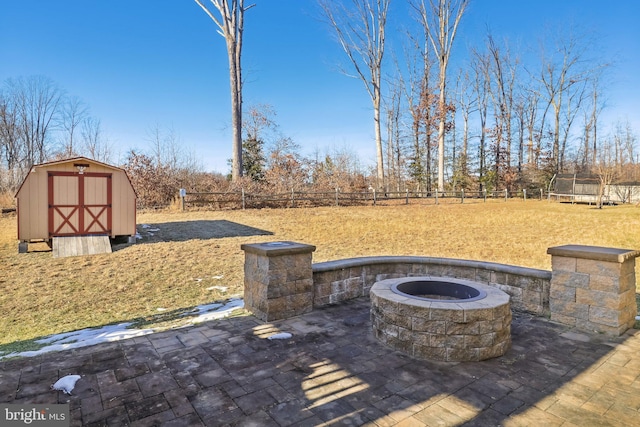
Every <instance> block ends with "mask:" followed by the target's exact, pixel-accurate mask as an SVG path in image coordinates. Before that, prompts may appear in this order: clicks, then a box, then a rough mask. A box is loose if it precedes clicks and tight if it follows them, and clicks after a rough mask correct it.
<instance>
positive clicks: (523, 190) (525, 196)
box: [522, 188, 527, 202]
mask: <svg viewBox="0 0 640 427" xmlns="http://www.w3.org/2000/svg"><path fill="white" fill-rule="evenodd" d="M522 194H523V196H524V201H525V202H526V201H527V189H526V188H523V189H522Z"/></svg>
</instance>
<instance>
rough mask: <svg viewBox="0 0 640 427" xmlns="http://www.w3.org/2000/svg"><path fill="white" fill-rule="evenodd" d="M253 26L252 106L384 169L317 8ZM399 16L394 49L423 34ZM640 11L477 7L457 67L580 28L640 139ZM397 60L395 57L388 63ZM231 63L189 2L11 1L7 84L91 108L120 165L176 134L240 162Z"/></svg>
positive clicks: (248, 47)
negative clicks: (492, 44) (489, 42)
mask: <svg viewBox="0 0 640 427" xmlns="http://www.w3.org/2000/svg"><path fill="white" fill-rule="evenodd" d="M254 3H256V7H254V8H252V9H251V10H250V11H248V12H247V14H246V17H245V45H244V51H243V52H244V55H243V64H244V73H245V74H244V77H245V80H246V83H245V89H244V100H245V106H248V105H252V104H261V103H262V104H270V105H272V106H273V107H274V109H275V110H276V112H277V117H276V121H277V123H278V124H279V125H280V130H281V131H282V132H283V133H284V134H285V135H287V136H290V137H292V138H293V139H294V140H295V141H296V142H297V143H298V144H299V145H300V146H301V147H302V152H303V154H306V155H311V153H313V152H314V151H318V152H320V153H321V154H322V153H325V152H328V151H329V152H330V151H332V150H341V149H344V148H347V149H349V150H350V151H352V152H353V153H355V154H357V155H358V157H359V158H360V161H361V163H362V165H363V166H367V165H372V164H374V162H375V154H374V142H373V121H372V111H371V102H370V100H369V98H368V95H367V93H366V91H365V89H364V87H363V85H362V83H361V82H360V81H358V80H355V79H350V78H348V77H346V76H344V75H343V74H341V73H340V72H339V71H338V68H339V67H338V64H340V63H343V64H344V63H345V62H344V61H345V57H344V54H343V53H342V51H341V50H340V47H339V46H338V45H337V43H336V42H335V41H334V38H333V37H332V35H331V32H330V29H329V28H328V27H327V25H326V24H324V23H323V22H322V21H321V19H320V17H319V8H318V6H317V4H316V2H315V0H254ZM404 3H405V2H404V1H401V0H395V2H393V3H392V11H391V13H393V15H394V16H393V18H392V19H393V21H392V22H390V24H389V25H390V26H389V29H388V32H389V35H390V36H389V46H390V47H391V46H394V47H398V48H399V47H400V41H399V40H398V39H397V36H399V35H401V34H402V33H403V32H404V28H406V26H408V25H411V22H412V18H411V17H409V16H408V15H407V14H406V13H404V12H403V10H402V9H403V8H405V6H403V4H404ZM638 18H640V2H639V1H637V0H617V1H607V2H605V1H602V0H471V4H470V7H469V9H468V11H467V14H466V15H465V17H464V18H463V21H462V23H461V27H460V30H459V31H460V33H459V36H458V38H457V39H456V45H455V48H454V49H455V50H454V61H464V60H465V59H466V57H467V56H468V53H467V52H468V50H467V46H472V45H473V46H477V45H479V44H481V43H482V42H483V39H484V37H485V35H486V32H487V28H489V29H490V30H491V32H492V34H493V35H494V37H495V38H496V39H502V38H503V37H506V38H508V39H509V43H510V45H511V46H512V49H513V50H514V51H516V50H521V51H522V52H525V51H526V50H527V49H529V48H535V46H537V45H538V42H539V40H540V38H541V37H542V36H543V35H544V34H545V33H547V32H550V31H552V30H554V29H557V28H558V27H559V26H560V27H567V26H568V25H573V26H575V27H577V28H578V29H580V30H581V31H586V32H594V33H595V34H597V38H596V40H597V44H598V45H601V47H599V48H598V49H599V50H600V51H601V52H602V54H603V57H605V59H607V60H614V61H615V65H614V67H612V69H611V70H610V74H609V83H608V85H607V88H606V92H607V109H606V110H605V113H604V115H603V117H602V119H603V125H608V124H610V123H613V122H615V121H617V120H629V121H630V122H631V123H632V125H633V126H634V128H635V130H636V132H638V130H640V117H639V116H640V25H638V22H637V21H638ZM389 52H390V51H389ZM227 67H228V65H227V57H226V48H225V45H224V40H223V39H222V37H220V36H219V35H218V34H216V27H215V25H214V23H213V22H212V21H211V20H210V19H209V18H208V17H207V16H206V15H205V14H204V12H203V11H202V10H201V9H200V8H199V7H198V5H197V4H196V3H195V2H194V1H190V0H153V1H152V0H109V1H97V0H55V1H52V0H0V81H4V80H5V79H7V78H9V77H19V76H29V75H45V76H47V77H49V78H51V79H52V80H53V81H54V82H56V83H57V84H58V85H60V87H61V88H63V89H64V90H66V91H67V92H68V93H69V94H71V95H75V96H78V97H79V98H81V99H82V100H83V101H84V102H85V103H86V104H87V105H88V106H89V107H90V109H91V113H92V114H93V115H94V116H96V117H97V118H99V119H100V120H101V122H102V127H103V131H104V134H105V136H106V137H108V139H109V140H110V141H111V142H112V144H113V146H114V149H115V151H116V157H117V158H116V159H115V160H116V161H118V160H121V159H122V158H123V157H124V155H125V154H126V152H127V151H128V150H130V149H131V148H136V149H139V150H143V151H144V150H148V149H149V142H148V135H149V130H150V129H151V128H153V127H154V126H156V125H159V126H160V127H162V128H165V129H168V128H172V129H173V130H174V131H175V132H176V134H177V135H178V136H179V138H180V141H181V143H182V144H184V146H185V148H186V149H187V150H188V151H190V152H193V153H195V154H196V156H197V157H198V158H199V159H200V160H201V162H202V164H203V167H204V168H205V170H208V171H218V172H227V169H228V167H227V159H228V158H229V157H230V156H231V143H230V138H231V137H230V135H231V131H230V107H229V83H228V70H227Z"/></svg>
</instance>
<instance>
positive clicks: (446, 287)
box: [391, 280, 487, 302]
mask: <svg viewBox="0 0 640 427" xmlns="http://www.w3.org/2000/svg"><path fill="white" fill-rule="evenodd" d="M391 290H392V291H393V292H395V293H397V294H400V295H405V296H410V297H413V298H418V299H422V300H426V301H439V302H460V300H464V301H466V302H471V301H478V300H481V299H483V298H486V296H487V293H486V292H485V291H483V290H482V289H479V288H477V287H473V286H468V285H464V284H462V283H456V282H452V281H442V280H412V281H409V282H400V283H395V284H394V285H393V286H392V287H391Z"/></svg>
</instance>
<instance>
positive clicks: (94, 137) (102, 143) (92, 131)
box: [80, 116, 111, 163]
mask: <svg viewBox="0 0 640 427" xmlns="http://www.w3.org/2000/svg"><path fill="white" fill-rule="evenodd" d="M80 136H81V137H82V141H83V145H84V147H83V152H84V153H86V155H87V156H89V157H90V158H92V159H94V160H98V161H99V162H104V163H109V162H110V161H111V146H110V144H109V142H108V141H106V140H105V138H104V136H103V134H102V126H101V124H100V120H99V119H96V118H95V117H91V116H89V117H86V118H85V119H84V120H83V121H82V123H81V126H80Z"/></svg>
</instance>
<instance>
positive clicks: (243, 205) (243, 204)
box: [242, 188, 245, 210]
mask: <svg viewBox="0 0 640 427" xmlns="http://www.w3.org/2000/svg"><path fill="white" fill-rule="evenodd" d="M244 207H245V202H244V188H243V189H242V210H244Z"/></svg>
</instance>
